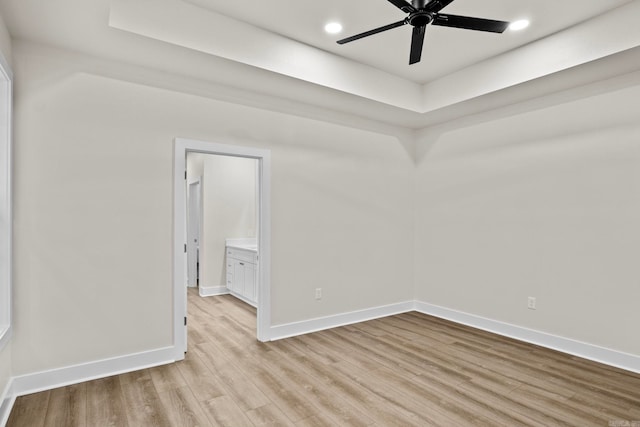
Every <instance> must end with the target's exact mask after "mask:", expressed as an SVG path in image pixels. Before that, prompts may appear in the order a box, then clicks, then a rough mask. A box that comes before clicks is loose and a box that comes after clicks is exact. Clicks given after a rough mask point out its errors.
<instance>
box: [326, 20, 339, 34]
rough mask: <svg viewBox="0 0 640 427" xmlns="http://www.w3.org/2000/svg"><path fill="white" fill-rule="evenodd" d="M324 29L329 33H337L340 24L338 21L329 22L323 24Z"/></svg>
mask: <svg viewBox="0 0 640 427" xmlns="http://www.w3.org/2000/svg"><path fill="white" fill-rule="evenodd" d="M324 30H325V31H326V32H327V33H329V34H338V33H339V32H340V31H342V24H340V23H339V22H329V23H328V24H327V25H325V26H324Z"/></svg>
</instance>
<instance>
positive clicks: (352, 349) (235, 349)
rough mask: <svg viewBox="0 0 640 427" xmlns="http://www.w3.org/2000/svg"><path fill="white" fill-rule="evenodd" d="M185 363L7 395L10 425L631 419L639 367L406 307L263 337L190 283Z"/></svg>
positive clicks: (244, 308) (240, 314)
mask: <svg viewBox="0 0 640 427" xmlns="http://www.w3.org/2000/svg"><path fill="white" fill-rule="evenodd" d="M189 316H190V317H189V325H190V326H189V351H188V353H187V357H186V359H185V360H184V361H181V362H179V363H176V364H172V365H167V366H161V367H157V368H152V369H146V370H143V371H138V372H133V373H129V374H125V375H119V376H115V377H110V378H104V379H100V380H95V381H90V382H87V383H82V384H78V385H73V386H69V387H63V388H59V389H55V390H50V391H46V392H42V393H36V394H32V395H28V396H23V397H20V398H18V399H17V401H16V404H15V406H14V408H13V411H12V414H11V417H10V419H9V423H8V426H12V427H14V426H28V427H37V426H65V427H66V426H92V427H93V426H118V427H120V426H132V427H133V426H178V427H188V426H232V427H243V426H248V427H252V426H374V425H375V426H427V425H437V426H464V425H491V426H493V425H495V426H517V425H534V426H591V425H593V426H608V425H610V422H617V423H618V424H617V425H625V423H623V421H626V422H628V424H626V425H629V426H630V425H633V423H632V422H633V421H634V420H635V421H637V422H638V424H637V425H639V426H640V375H636V374H631V373H628V372H625V371H622V370H619V369H614V368H611V367H607V366H603V365H599V364H596V363H593V362H589V361H585V360H582V359H579V358H576V357H571V356H567V355H564V354H561V353H557V352H554V351H550V350H546V349H542V348H539V347H536V346H533V345H528V344H524V343H520V342H517V341H513V340H510V339H507V338H503V337H500V336H496V335H492V334H489V333H486V332H481V331H478V330H474V329H471V328H468V327H464V326H460V325H456V324H453V323H450V322H447V321H443V320H440V319H437V318H433V317H430V316H426V315H422V314H417V313H408V314H402V315H398V316H393V317H388V318H384V319H379V320H373V321H369V322H365V323H360V324H356V325H352V326H346V327H342V328H337V329H333V330H328V331H323V332H317V333H313V334H309V335H305V336H301V337H296V338H290V339H287V340H282V341H277V342H273V343H266V344H263V343H259V342H257V341H256V340H255V323H256V322H255V310H254V309H252V308H251V307H249V306H248V305H246V304H244V303H242V302H240V301H238V300H236V299H235V298H233V297H231V296H220V297H209V298H200V297H198V295H197V293H195V292H190V293H189Z"/></svg>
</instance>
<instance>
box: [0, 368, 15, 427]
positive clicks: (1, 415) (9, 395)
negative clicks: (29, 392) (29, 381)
mask: <svg viewBox="0 0 640 427" xmlns="http://www.w3.org/2000/svg"><path fill="white" fill-rule="evenodd" d="M15 401H16V396H15V393H13V380H12V379H11V378H10V379H9V382H8V383H7V386H6V387H5V389H4V392H3V393H2V394H0V426H5V425H6V424H7V421H9V415H10V414H11V409H12V408H13V404H14V403H15Z"/></svg>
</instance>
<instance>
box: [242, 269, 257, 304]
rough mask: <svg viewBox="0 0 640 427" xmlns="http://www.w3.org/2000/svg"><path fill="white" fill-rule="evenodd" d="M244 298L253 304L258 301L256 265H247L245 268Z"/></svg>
mask: <svg viewBox="0 0 640 427" xmlns="http://www.w3.org/2000/svg"><path fill="white" fill-rule="evenodd" d="M244 297H245V298H246V299H248V300H249V301H251V302H256V301H257V299H258V295H257V289H256V265H255V264H251V263H247V264H245V266H244Z"/></svg>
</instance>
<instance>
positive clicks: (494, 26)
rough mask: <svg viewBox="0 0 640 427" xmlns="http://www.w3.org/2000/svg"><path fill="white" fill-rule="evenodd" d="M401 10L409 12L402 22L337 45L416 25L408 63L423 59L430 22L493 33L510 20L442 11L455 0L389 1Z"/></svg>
mask: <svg viewBox="0 0 640 427" xmlns="http://www.w3.org/2000/svg"><path fill="white" fill-rule="evenodd" d="M387 1H388V2H389V3H391V4H393V5H394V6H395V7H397V8H398V9H400V10H402V11H403V12H405V13H408V14H409V15H408V16H407V17H406V18H404V19H403V20H402V21H398V22H394V23H393V24H389V25H385V26H383V27H379V28H375V29H373V30H369V31H365V32H364V33H360V34H356V35H355V36H351V37H347V38H345V39H342V40H338V44H345V43H349V42H352V41H355V40H359V39H361V38H364V37H369V36H372V35H374V34H378V33H381V32H383V31H387V30H391V29H393V28H397V27H401V26H403V25H406V24H411V25H412V26H413V36H412V38H411V53H410V55H409V65H411V64H415V63H417V62H420V58H421V57H422V45H423V43H424V35H425V31H426V28H427V25H429V24H432V25H438V26H441V27H454V28H463V29H465V30H476V31H488V32H492V33H503V32H504V31H505V30H506V29H507V27H509V22H505V21H494V20H492V19H482V18H472V17H469V16H459V15H448V14H444V13H439V12H440V11H441V10H442V9H444V8H445V7H446V6H448V5H449V4H450V3H452V2H453V1H454V0H430V1H428V0H412V4H410V3H408V2H406V1H405V0H387Z"/></svg>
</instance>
